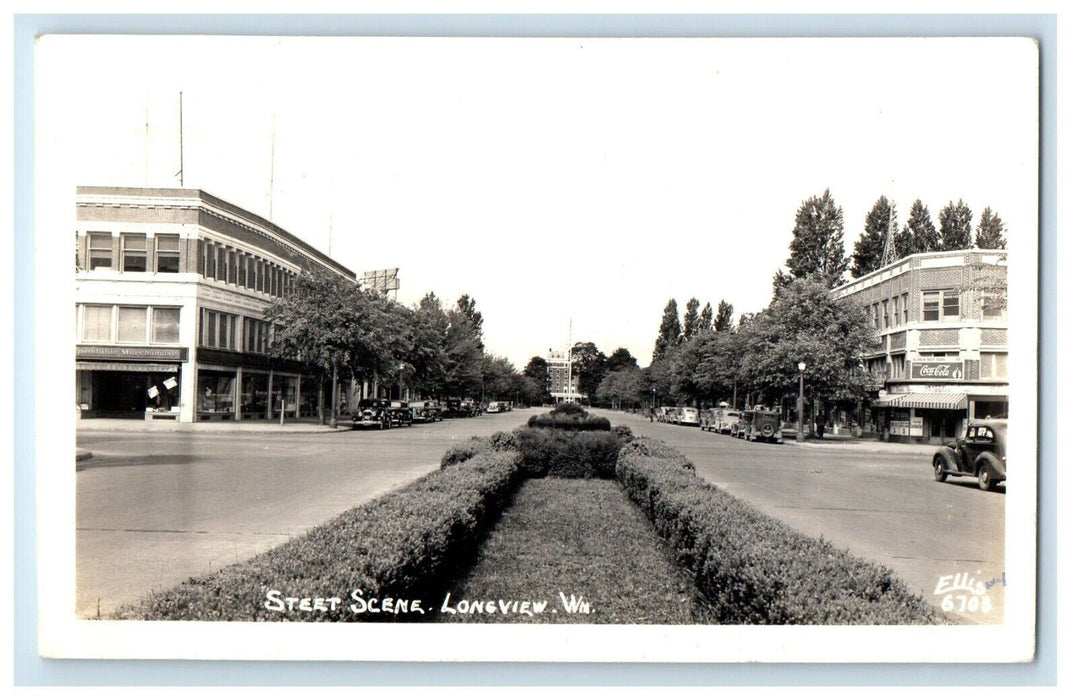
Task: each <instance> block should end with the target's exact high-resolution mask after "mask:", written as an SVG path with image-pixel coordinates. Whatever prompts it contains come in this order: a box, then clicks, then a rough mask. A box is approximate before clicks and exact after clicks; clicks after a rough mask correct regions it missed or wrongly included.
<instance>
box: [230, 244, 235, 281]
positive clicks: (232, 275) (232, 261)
mask: <svg viewBox="0 0 1078 700" xmlns="http://www.w3.org/2000/svg"><path fill="white" fill-rule="evenodd" d="M228 281H229V282H230V283H231V284H235V283H236V251H234V250H229V251H228Z"/></svg>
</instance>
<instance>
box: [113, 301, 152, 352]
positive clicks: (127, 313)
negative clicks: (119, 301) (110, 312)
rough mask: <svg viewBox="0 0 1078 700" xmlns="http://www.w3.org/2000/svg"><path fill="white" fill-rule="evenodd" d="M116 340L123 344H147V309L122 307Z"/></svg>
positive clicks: (117, 324)
mask: <svg viewBox="0 0 1078 700" xmlns="http://www.w3.org/2000/svg"><path fill="white" fill-rule="evenodd" d="M116 340H117V341H118V342H121V343H145V342H146V307H145V306H121V307H120V313H119V315H118V316H117V323H116Z"/></svg>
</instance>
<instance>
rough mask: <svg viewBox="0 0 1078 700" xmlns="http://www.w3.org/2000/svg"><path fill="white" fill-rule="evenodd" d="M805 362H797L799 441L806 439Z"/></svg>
mask: <svg viewBox="0 0 1078 700" xmlns="http://www.w3.org/2000/svg"><path fill="white" fill-rule="evenodd" d="M804 425H805V363H804V362H798V363H797V441H798V442H804V440H805V430H804Z"/></svg>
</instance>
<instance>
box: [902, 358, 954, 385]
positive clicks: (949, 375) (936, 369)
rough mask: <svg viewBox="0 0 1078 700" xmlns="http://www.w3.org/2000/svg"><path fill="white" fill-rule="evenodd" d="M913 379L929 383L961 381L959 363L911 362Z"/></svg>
mask: <svg viewBox="0 0 1078 700" xmlns="http://www.w3.org/2000/svg"><path fill="white" fill-rule="evenodd" d="M911 364H912V369H913V377H912V378H913V379H927V380H930V381H937V382H938V381H961V379H962V363H961V362H913V363H911Z"/></svg>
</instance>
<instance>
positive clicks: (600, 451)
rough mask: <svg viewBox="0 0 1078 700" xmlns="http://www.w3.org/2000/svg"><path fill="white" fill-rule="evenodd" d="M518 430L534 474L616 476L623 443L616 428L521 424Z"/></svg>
mask: <svg viewBox="0 0 1078 700" xmlns="http://www.w3.org/2000/svg"><path fill="white" fill-rule="evenodd" d="M514 434H515V436H516V442H517V445H518V449H519V450H520V458H521V461H522V462H523V465H524V469H525V471H526V472H527V474H528V475H529V476H532V477H543V476H553V477H560V478H566V479H613V478H614V468H615V466H617V461H618V452H619V451H620V450H621V446H622V444H623V442H622V440H621V438H620V437H618V436H617V435H615V434H614V433H612V432H576V431H564V430H550V429H545V428H520V429H518V430H517V431H516V432H515V433H514Z"/></svg>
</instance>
